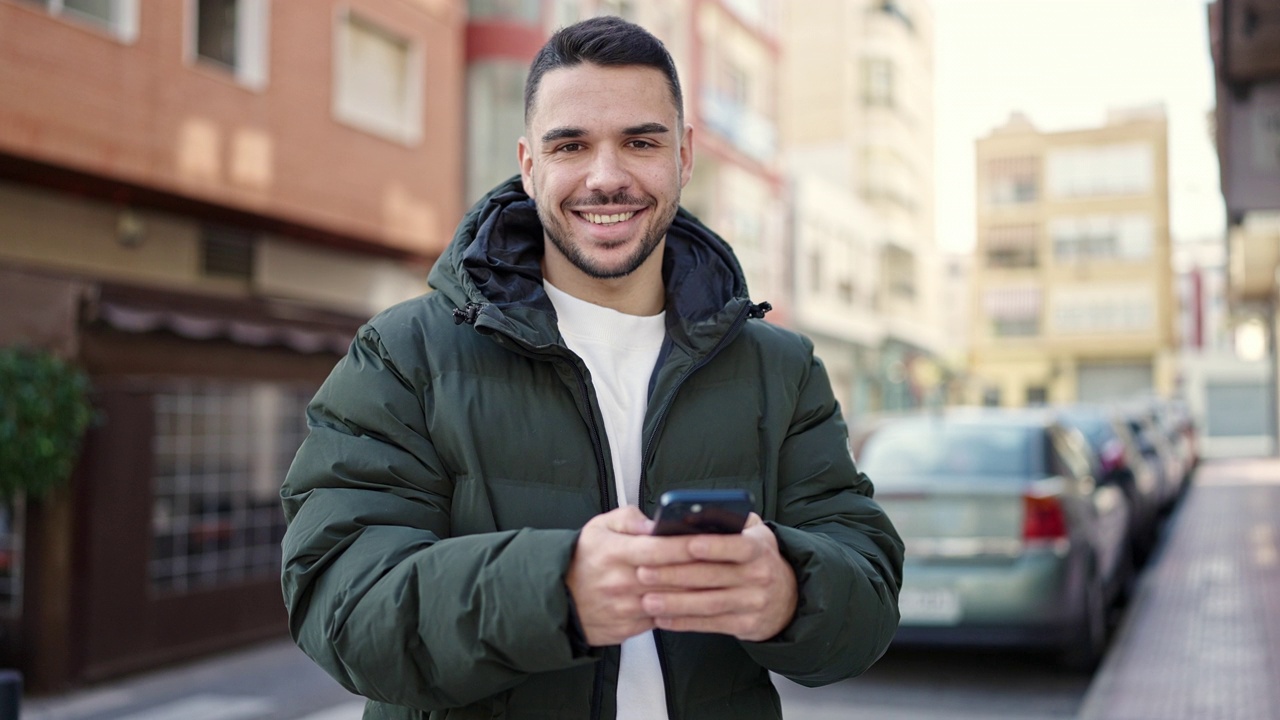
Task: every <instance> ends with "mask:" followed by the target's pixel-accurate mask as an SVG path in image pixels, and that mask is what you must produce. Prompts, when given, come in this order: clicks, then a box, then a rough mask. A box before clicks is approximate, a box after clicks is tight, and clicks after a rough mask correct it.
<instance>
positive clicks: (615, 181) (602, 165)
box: [586, 146, 631, 195]
mask: <svg viewBox="0 0 1280 720" xmlns="http://www.w3.org/2000/svg"><path fill="white" fill-rule="evenodd" d="M586 183H587V189H588V190H590V191H592V192H599V193H603V194H605V195H613V194H614V193H616V192H618V191H619V190H625V189H627V188H629V187H631V173H630V172H629V171H628V170H627V167H626V159H625V158H624V157H622V154H621V153H620V152H619V150H618V149H617V148H614V147H607V146H606V147H599V148H596V151H595V153H594V154H593V156H592V158H591V167H590V168H588V170H587V180H586Z"/></svg>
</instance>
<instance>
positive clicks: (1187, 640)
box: [1080, 458, 1280, 720]
mask: <svg viewBox="0 0 1280 720" xmlns="http://www.w3.org/2000/svg"><path fill="white" fill-rule="evenodd" d="M1166 532H1167V533H1168V535H1167V539H1166V543H1165V545H1164V547H1163V548H1162V550H1161V551H1160V553H1159V554H1158V555H1157V556H1155V557H1153V558H1152V561H1151V565H1150V566H1149V569H1148V571H1147V572H1146V573H1145V574H1144V575H1143V579H1142V582H1141V584H1140V586H1139V588H1138V592H1137V595H1136V596H1135V598H1134V600H1133V606H1132V607H1131V608H1130V609H1129V612H1127V613H1126V615H1125V617H1126V618H1128V619H1127V620H1126V622H1125V624H1124V625H1122V627H1121V628H1120V631H1119V634H1118V635H1117V637H1116V639H1115V643H1114V645H1113V647H1112V650H1111V652H1110V654H1109V655H1108V657H1107V660H1106V661H1105V662H1104V664H1103V666H1102V668H1101V669H1100V670H1099V672H1098V675H1097V676H1096V677H1095V678H1094V681H1093V684H1092V685H1091V686H1090V689H1089V693H1088V695H1087V696H1086V698H1085V701H1084V703H1083V705H1082V708H1081V712H1080V720H1280V460H1277V459H1273V458H1269V459H1255V460H1231V461H1217V462H1207V463H1204V464H1202V465H1201V467H1200V468H1199V470H1197V472H1196V476H1195V480H1194V482H1193V483H1192V485H1191V487H1190V488H1189V490H1188V492H1187V495H1186V496H1185V497H1184V498H1183V499H1182V502H1181V504H1180V505H1179V507H1178V509H1177V510H1176V511H1175V514H1174V515H1173V516H1172V517H1171V518H1170V521H1169V523H1168V525H1167V528H1166Z"/></svg>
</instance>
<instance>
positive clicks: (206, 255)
mask: <svg viewBox="0 0 1280 720" xmlns="http://www.w3.org/2000/svg"><path fill="white" fill-rule="evenodd" d="M255 240H256V238H255V236H254V234H253V233H252V232H249V231H248V230H241V229H239V228H232V227H226V226H223V225H205V226H204V227H203V228H202V229H201V233H200V244H201V255H202V258H201V259H202V261H203V262H202V266H203V269H204V273H205V274H206V275H213V276H217V277H227V278H237V279H240V280H252V279H253V258H254V246H255V244H256V243H255Z"/></svg>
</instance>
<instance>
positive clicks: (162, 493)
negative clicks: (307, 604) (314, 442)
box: [150, 383, 314, 593]
mask: <svg viewBox="0 0 1280 720" xmlns="http://www.w3.org/2000/svg"><path fill="white" fill-rule="evenodd" d="M313 392H314V388H303V387H297V386H292V385H283V384H279V383H189V384H185V385H183V386H180V387H177V388H174V389H173V390H171V391H168V392H163V393H158V394H156V395H155V397H154V400H153V403H154V410H155V421H156V425H155V427H156V431H155V441H154V468H155V470H154V476H153V481H152V516H151V518H152V519H151V527H152V546H151V547H152V549H151V560H150V577H151V587H152V589H153V590H155V591H157V592H177V593H182V592H188V591H191V590H195V589H198V588H203V587H209V586H215V585H226V584H231V583H235V582H240V581H244V580H248V579H256V578H267V577H274V576H276V575H278V574H279V571H280V541H281V539H282V538H283V537H284V517H283V515H282V513H281V509H280V499H279V489H280V483H281V481H282V480H283V479H284V476H285V473H286V472H287V471H288V469H289V464H290V462H292V460H293V456H294V454H295V453H296V452H297V449H298V446H299V445H300V444H301V443H302V439H303V437H304V436H305V434H306V424H305V419H304V410H305V407H306V404H307V401H308V400H309V399H310V397H311V395H312V393H313Z"/></svg>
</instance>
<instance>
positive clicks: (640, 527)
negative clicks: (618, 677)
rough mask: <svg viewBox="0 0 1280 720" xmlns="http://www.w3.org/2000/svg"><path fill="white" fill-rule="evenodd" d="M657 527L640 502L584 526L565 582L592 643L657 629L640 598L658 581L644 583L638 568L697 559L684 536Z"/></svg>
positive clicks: (614, 642) (606, 642) (618, 640)
mask: <svg viewBox="0 0 1280 720" xmlns="http://www.w3.org/2000/svg"><path fill="white" fill-rule="evenodd" d="M652 527H653V521H651V520H649V519H648V518H646V517H645V516H644V513H642V512H640V510H639V509H637V508H635V507H620V508H617V509H615V510H611V511H609V512H607V513H604V514H603V515H597V516H595V517H594V518H592V519H591V520H590V521H589V522H588V523H587V524H586V525H584V526H583V528H582V533H581V534H580V535H579V536H578V545H577V548H576V550H575V551H574V554H573V561H572V562H571V563H570V565H569V572H568V573H567V574H566V575H565V584H566V585H567V586H568V588H569V593H570V594H571V595H572V596H573V602H574V605H576V606H577V608H578V621H579V622H580V623H581V624H582V630H583V633H584V634H585V635H586V639H587V644H589V645H592V646H596V647H599V646H602V645H617V644H618V643H621V642H622V641H623V640H626V639H627V638H629V637H631V636H633V635H639V634H640V633H642V632H647V631H649V630H652V629H653V627H654V623H653V618H652V617H651V616H650V615H649V614H648V613H646V612H645V610H644V608H643V607H642V606H641V603H640V599H641V597H642V596H643V595H644V593H646V592H651V591H652V590H653V586H652V585H642V584H641V583H640V581H639V580H638V579H637V577H636V569H637V568H638V567H640V566H641V565H648V564H656V565H663V564H667V563H688V562H690V561H692V560H693V558H692V556H690V555H689V554H688V550H687V549H686V547H685V545H684V544H683V543H681V542H679V540H680V539H679V538H659V537H652V536H650V535H649V532H650V530H651V529H652Z"/></svg>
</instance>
